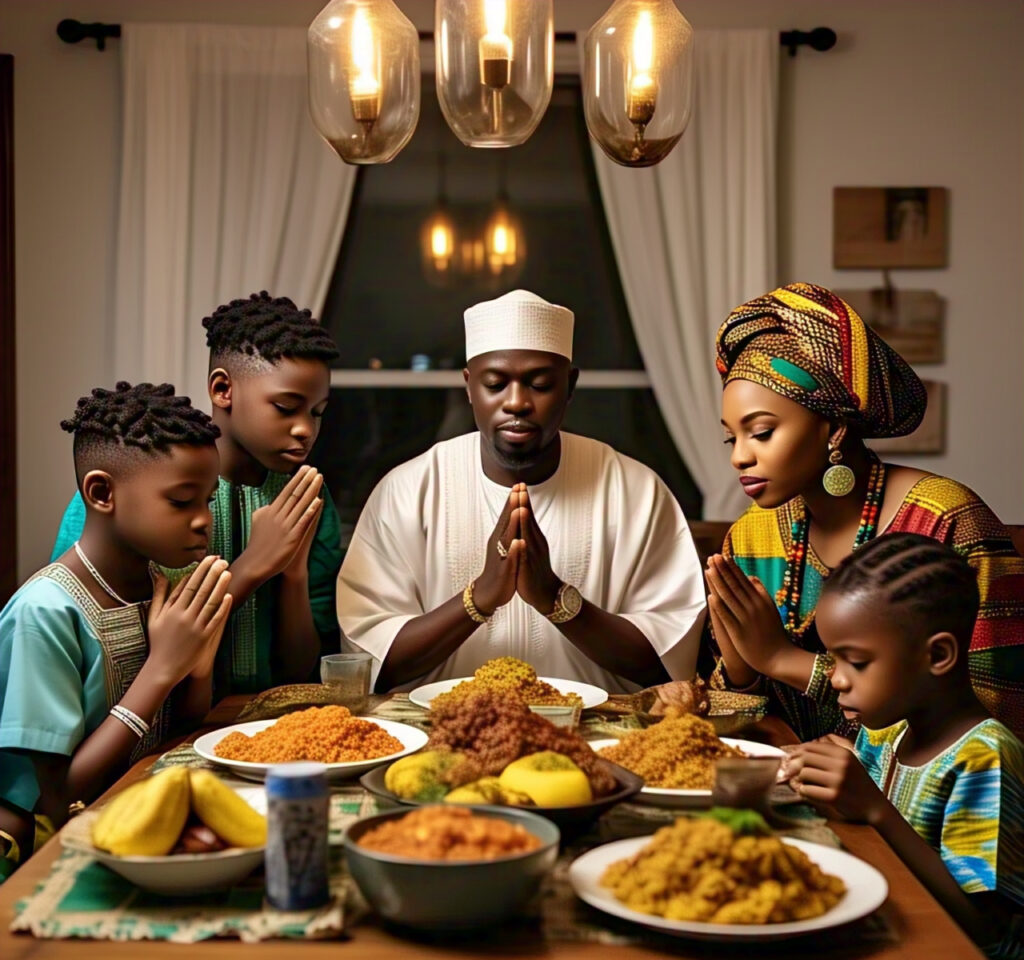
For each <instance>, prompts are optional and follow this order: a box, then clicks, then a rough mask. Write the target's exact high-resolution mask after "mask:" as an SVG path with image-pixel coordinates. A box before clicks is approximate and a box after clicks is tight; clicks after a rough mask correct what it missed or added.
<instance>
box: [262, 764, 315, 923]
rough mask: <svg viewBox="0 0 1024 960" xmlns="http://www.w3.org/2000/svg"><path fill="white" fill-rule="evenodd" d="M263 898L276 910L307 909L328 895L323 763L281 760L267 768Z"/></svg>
mask: <svg viewBox="0 0 1024 960" xmlns="http://www.w3.org/2000/svg"><path fill="white" fill-rule="evenodd" d="M266 789H267V850H266V855H265V859H266V873H267V900H268V901H269V902H270V904H271V906H274V907H276V908H277V909H278V910H309V909H312V908H313V907H320V906H323V905H324V904H325V903H327V901H328V900H329V899H330V896H331V893H330V888H329V886H328V883H327V822H328V810H329V806H330V795H329V791H328V787H327V768H326V767H325V766H324V765H323V764H322V763H281V764H275V765H274V766H272V767H271V768H270V769H269V770H268V771H267V779H266Z"/></svg>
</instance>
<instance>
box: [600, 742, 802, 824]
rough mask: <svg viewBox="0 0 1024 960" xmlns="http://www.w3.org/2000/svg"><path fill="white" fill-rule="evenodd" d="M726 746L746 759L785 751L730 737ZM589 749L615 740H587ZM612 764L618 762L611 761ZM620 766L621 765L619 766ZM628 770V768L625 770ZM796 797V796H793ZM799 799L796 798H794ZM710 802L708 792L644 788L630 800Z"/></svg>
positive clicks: (686, 804) (693, 804)
mask: <svg viewBox="0 0 1024 960" xmlns="http://www.w3.org/2000/svg"><path fill="white" fill-rule="evenodd" d="M720 739H721V741H722V743H724V744H726V746H730V747H735V748H736V749H738V750H742V751H743V752H744V753H745V754H746V755H747V756H748V757H778V758H780V759H781V758H782V757H784V756H785V755H786V754H785V751H783V750H780V749H779V748H778V747H772V746H769V745H768V744H767V743H755V742H754V741H753V740H734V739H733V738H732V737H721V738H720ZM587 742H588V743H589V744H590V748H591V749H592V750H593V751H594V752H595V753H597V752H598V751H600V750H602V749H604V748H605V747H614V746H615V745H616V744H617V743H618V742H619V741H618V740H617V739H614V738H612V739H608V740H589V741H587ZM612 762H613V763H618V761H616V760H613V761H612ZM620 765H621V764H620ZM627 769H628V768H627ZM794 797H796V794H794ZM796 798H797V799H799V798H798V797H796ZM710 800H711V791H710V790H676V789H672V788H669V787H644V788H643V789H642V790H641V791H640V792H639V793H638V794H637V795H636V796H635V797H634V798H633V800H632V802H633V803H645V804H649V805H650V806H654V807H682V808H684V807H706V806H707V805H708V803H709V801H710Z"/></svg>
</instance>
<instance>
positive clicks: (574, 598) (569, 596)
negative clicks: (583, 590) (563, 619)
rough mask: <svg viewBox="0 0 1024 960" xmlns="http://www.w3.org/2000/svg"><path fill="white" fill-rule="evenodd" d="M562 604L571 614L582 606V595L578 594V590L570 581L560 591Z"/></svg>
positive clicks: (575, 612) (574, 614) (577, 611)
mask: <svg viewBox="0 0 1024 960" xmlns="http://www.w3.org/2000/svg"><path fill="white" fill-rule="evenodd" d="M562 606H563V607H565V609H566V611H567V612H569V613H571V614H572V615H573V616H576V614H577V613H579V612H580V610H581V608H582V607H583V597H581V596H580V592H579V590H577V589H576V588H575V587H574V586H573V585H572V584H571V583H570V584H567V585H566V587H565V589H564V590H563V591H562Z"/></svg>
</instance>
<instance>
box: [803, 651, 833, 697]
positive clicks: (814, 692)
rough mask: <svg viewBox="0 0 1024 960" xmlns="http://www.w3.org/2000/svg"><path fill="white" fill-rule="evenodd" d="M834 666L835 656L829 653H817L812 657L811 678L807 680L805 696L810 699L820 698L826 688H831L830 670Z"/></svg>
mask: <svg viewBox="0 0 1024 960" xmlns="http://www.w3.org/2000/svg"><path fill="white" fill-rule="evenodd" d="M835 668H836V658H835V657H833V656H832V654H831V653H819V654H816V655H815V657H814V667H813V669H812V670H811V678H810V679H809V680H808V681H807V689H806V690H805V691H804V694H805V696H807V697H810V699H812V700H821V699H822V698H823V697H824V695H825V692H826V691H827V690H831V689H832V683H831V681H832V671H833V670H835Z"/></svg>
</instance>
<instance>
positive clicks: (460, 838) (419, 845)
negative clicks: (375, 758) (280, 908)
mask: <svg viewBox="0 0 1024 960" xmlns="http://www.w3.org/2000/svg"><path fill="white" fill-rule="evenodd" d="M559 839H560V837H559V832H558V827H556V826H555V825H554V824H553V823H552V822H551V821H550V820H547V819H545V818H544V817H541V816H538V815H537V814H535V813H530V812H528V811H526V810H520V809H514V808H510V807H485V806H479V807H468V806H460V805H454V804H450V805H440V804H439V805H437V806H425V807H416V808H415V809H413V810H409V809H408V808H401V809H398V810H389V811H388V812H386V813H380V814H377V815H375V816H371V817H365V818H363V819H362V820H358V821H356V822H355V823H354V824H352V825H351V826H350V827H349V828H348V829H347V830H346V831H345V836H344V840H343V845H344V850H345V859H346V862H347V864H348V869H349V873H351V875H352V878H353V879H354V880H355V882H356V885H357V886H358V887H359V890H360V891H361V892H362V894H363V896H364V897H365V898H366V900H367V902H368V903H369V904H370V906H371V907H373V908H374V910H376V911H377V913H379V914H380V915H381V916H382V917H383V918H384V919H385V920H388V921H390V922H391V923H396V924H400V925H402V926H407V927H415V928H417V929H424V930H466V929H472V928H474V927H483V926H488V925H490V924H496V923H501V922H502V921H504V920H507V919H509V918H510V917H512V916H515V915H516V914H518V913H519V912H520V911H521V910H522V908H523V907H524V906H525V904H526V903H527V902H528V901H529V900H530V898H531V897H532V896H533V895H534V894H535V893H536V892H537V890H538V888H539V887H540V884H541V881H542V880H543V878H544V876H545V874H547V873H548V871H549V870H550V869H551V868H552V867H553V866H554V864H555V860H556V859H557V857H558V843H559Z"/></svg>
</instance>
